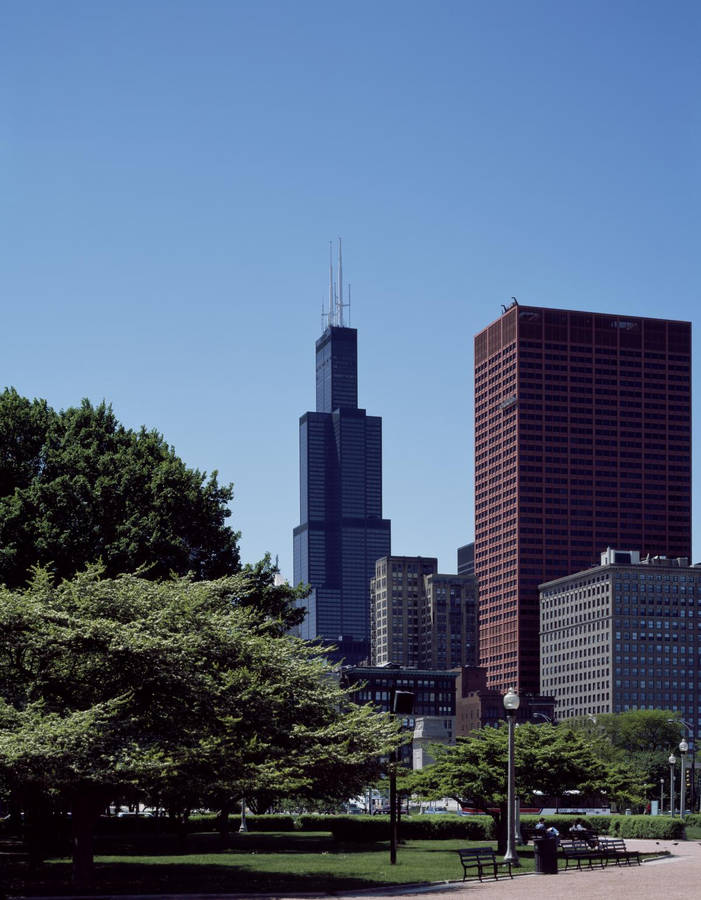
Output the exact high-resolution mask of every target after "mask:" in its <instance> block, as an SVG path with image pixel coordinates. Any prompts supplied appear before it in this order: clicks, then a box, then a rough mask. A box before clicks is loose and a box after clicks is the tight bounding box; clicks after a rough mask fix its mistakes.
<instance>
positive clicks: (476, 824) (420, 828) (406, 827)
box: [331, 816, 494, 844]
mask: <svg viewBox="0 0 701 900" xmlns="http://www.w3.org/2000/svg"><path fill="white" fill-rule="evenodd" d="M335 819H336V821H335V822H334V823H333V824H332V826H331V832H332V834H333V837H334V840H337V841H351V842H354V843H363V844H371V843H374V842H376V841H387V840H389V816H337V817H335ZM400 834H401V837H402V838H403V839H406V840H419V839H421V840H439V839H441V840H442V839H448V838H462V839H463V840H466V841H485V840H486V841H489V840H493V839H494V821H493V819H492V818H491V817H490V816H474V817H472V816H470V817H467V816H409V817H402V819H401V824H400Z"/></svg>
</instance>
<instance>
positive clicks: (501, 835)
mask: <svg viewBox="0 0 701 900" xmlns="http://www.w3.org/2000/svg"><path fill="white" fill-rule="evenodd" d="M494 825H495V828H496V832H497V852H498V853H506V838H507V834H506V830H507V816H506V810H505V809H504V810H501V811H500V812H499V813H498V814H497V815H495V816H494Z"/></svg>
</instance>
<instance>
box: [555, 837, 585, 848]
mask: <svg viewBox="0 0 701 900" xmlns="http://www.w3.org/2000/svg"><path fill="white" fill-rule="evenodd" d="M560 847H562V849H563V850H589V844H588V843H587V842H586V841H583V840H581V839H579V838H562V840H561V841H560Z"/></svg>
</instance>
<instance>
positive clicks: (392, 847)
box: [389, 690, 414, 866]
mask: <svg viewBox="0 0 701 900" xmlns="http://www.w3.org/2000/svg"><path fill="white" fill-rule="evenodd" d="M413 711H414V694H413V693H412V692H411V691H398V690H395V691H393V693H392V712H393V713H394V715H395V716H397V717H401V716H410V715H411V714H412V712H413ZM399 762H400V754H399V750H398V748H395V749H394V750H393V751H392V755H391V758H390V762H389V861H390V865H393V866H394V865H396V864H397V844H398V842H399V835H398V833H397V832H398V816H397V766H398V765H399Z"/></svg>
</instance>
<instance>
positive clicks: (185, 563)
mask: <svg viewBox="0 0 701 900" xmlns="http://www.w3.org/2000/svg"><path fill="white" fill-rule="evenodd" d="M232 496H233V491H232V487H231V485H226V486H224V485H219V484H218V482H217V473H216V472H213V473H212V475H211V476H209V478H208V477H207V476H206V474H204V473H201V472H199V471H197V470H196V469H190V468H188V467H187V466H186V465H185V463H184V462H183V461H182V460H181V459H180V458H179V457H178V456H176V454H175V451H174V450H173V448H172V447H170V446H168V444H166V442H165V441H164V439H163V437H162V436H161V435H160V434H158V433H157V432H156V431H149V430H147V429H146V428H141V430H140V431H138V432H135V431H131V430H129V429H127V428H125V427H124V426H123V425H121V424H120V423H119V422H118V421H117V419H116V417H115V415H114V413H113V412H112V409H111V407H110V406H109V405H106V404H105V403H101V404H100V405H98V406H92V405H91V404H90V402H89V401H88V400H84V401H83V403H82V405H81V406H80V407H78V408H71V409H67V410H64V411H61V412H56V411H55V410H53V409H52V408H51V407H49V406H48V405H47V403H46V401H44V400H33V401H29V400H27V399H26V398H24V397H21V396H20V395H19V394H18V393H17V391H15V390H14V389H12V388H10V389H7V390H5V391H4V392H2V393H0V582H2V583H4V584H7V585H8V586H10V587H19V586H22V585H25V584H26V583H27V580H28V578H29V576H30V572H31V569H32V567H34V566H37V565H40V566H46V567H48V568H50V569H51V571H53V572H54V573H55V575H56V576H57V577H58V578H70V577H72V576H73V575H74V574H75V573H76V572H78V571H81V570H82V569H84V568H85V566H86V564H88V563H95V562H97V561H98V560H100V561H101V562H102V563H103V565H104V567H105V572H106V574H108V575H110V576H116V575H118V574H121V573H125V572H126V573H134V572H139V573H140V574H142V575H143V576H145V577H148V578H162V577H168V576H169V575H170V574H171V572H175V573H177V574H181V575H184V574H186V573H188V572H192V573H194V575H195V577H196V578H199V579H204V578H219V577H221V576H224V575H229V574H232V573H234V572H235V571H236V570H237V569H238V568H239V551H238V535H237V534H236V533H235V532H234V531H232V530H231V528H229V527H228V526H227V525H226V519H227V518H228V517H229V515H230V511H229V509H228V506H227V504H228V503H229V501H230V500H231V499H232Z"/></svg>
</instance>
